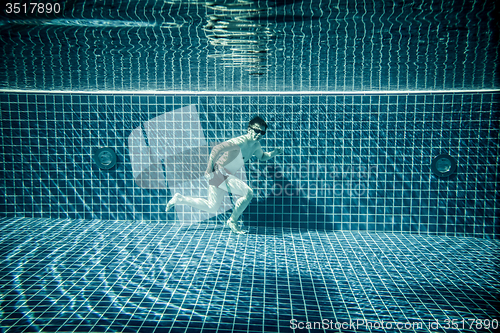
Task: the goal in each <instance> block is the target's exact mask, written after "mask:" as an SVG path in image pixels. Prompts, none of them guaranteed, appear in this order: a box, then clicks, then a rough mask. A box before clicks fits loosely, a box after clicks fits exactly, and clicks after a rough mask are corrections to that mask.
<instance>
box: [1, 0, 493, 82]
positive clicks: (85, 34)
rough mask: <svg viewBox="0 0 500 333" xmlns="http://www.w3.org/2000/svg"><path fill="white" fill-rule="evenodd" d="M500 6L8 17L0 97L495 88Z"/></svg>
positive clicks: (122, 10)
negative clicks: (7, 92)
mask: <svg viewBox="0 0 500 333" xmlns="http://www.w3.org/2000/svg"><path fill="white" fill-rule="evenodd" d="M497 11H498V5H496V4H495V1H494V0H485V1H477V0H451V1H440V0H432V1H413V0H402V1H385V0H357V1H347V0H341V1H333V0H321V1H312V0H310V1H279V0H276V1H273V0H268V1H243V0H226V1H224V0H221V1H215V2H214V1H210V2H205V1H163V0H161V1H150V0H148V1H146V0H142V1H134V2H130V1H111V0H105V1H99V2H94V1H87V0H76V1H66V2H64V3H63V10H61V12H59V13H54V12H52V13H50V14H47V13H46V12H43V10H42V14H30V13H24V12H23V11H21V13H19V14H14V13H10V14H9V13H7V12H6V11H4V10H2V12H1V13H0V69H1V70H0V88H3V89H42V90H131V91H134V90H177V91H178V90H187V91H241V90H243V91H290V90H294V91H309V90H313V91H359V90H363V91H364V90H378V91H380V90H440V89H446V90H449V89H493V88H496V89H498V87H499V86H500V84H499V78H498V74H497V73H498V59H499V55H498V48H497V46H498V42H499V38H498V37H499V31H500V29H499V24H498V20H496V19H495V15H494V13H495V12H497Z"/></svg>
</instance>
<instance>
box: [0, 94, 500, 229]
mask: <svg viewBox="0 0 500 333" xmlns="http://www.w3.org/2000/svg"><path fill="white" fill-rule="evenodd" d="M498 97H499V95H498V94H495V93H487V92H486V93H484V92H483V93H401V94H394V93H392V94H375V93H373V94H367V95H356V94H338V95H335V94H328V95H314V94H307V95H277V94H274V95H264V94H262V95H236V94H220V95H217V94H207V95H203V94H202V93H197V94H195V95H191V96H189V95H170V94H157V95H152V94H151V95H145V94H139V95H133V94H124V93H122V94H113V95H111V94H106V95H104V94H91V93H88V94H87V93H72V94H70V93H67V94H66V93H55V94H54V93H52V94H51V93H28V92H26V93H24V92H3V93H0V101H1V112H2V114H1V116H2V118H1V119H2V121H1V122H2V126H1V144H0V155H1V159H0V165H1V167H0V170H1V172H2V175H3V176H2V177H1V182H2V184H1V186H0V214H1V215H2V216H12V217H14V216H18V217H45V218H70V219H84V220H89V219H101V220H147V221H150V220H151V221H165V223H172V222H173V221H178V216H177V215H176V214H174V213H169V214H167V213H165V212H164V210H165V205H166V202H167V200H168V198H169V197H170V195H171V193H170V190H169V186H168V185H167V186H165V188H163V189H162V188H142V187H141V186H138V184H137V182H136V181H135V180H134V174H133V170H132V163H131V154H130V147H129V142H128V137H129V136H130V134H131V133H132V131H133V130H134V129H137V128H143V126H144V124H145V123H147V122H148V121H150V120H151V119H154V118H156V117H159V116H162V115H164V114H165V113H168V112H172V111H173V110H177V109H180V108H182V107H186V106H190V105H192V106H196V109H197V111H198V115H197V117H198V119H199V124H200V125H201V129H202V132H203V136H204V139H205V140H206V142H207V146H208V147H210V146H211V145H213V144H215V143H217V142H221V141H223V140H227V139H229V138H231V137H234V136H238V135H241V134H244V133H245V132H246V126H247V123H248V121H249V119H250V118H251V117H253V116H254V115H260V116H262V117H263V118H265V120H266V121H267V122H268V124H269V129H268V133H267V134H266V136H265V139H264V140H263V141H262V145H263V148H264V150H268V151H269V150H272V149H274V148H275V147H281V148H284V149H285V153H284V155H281V156H278V157H276V158H275V159H272V160H269V161H267V162H257V161H256V160H255V159H252V160H251V161H250V162H249V163H247V165H246V177H247V181H248V182H249V184H250V185H251V187H252V188H253V189H254V193H255V196H254V200H253V201H252V203H251V204H250V206H249V208H248V209H247V211H246V212H245V215H244V219H245V221H246V224H247V225H250V226H252V225H254V226H255V225H258V226H266V227H285V228H289V227H291V228H307V229H321V230H339V231H340V230H343V231H365V230H366V231H383V232H409V233H419V234H429V235H434V234H440V235H449V236H476V237H484V238H499V234H500V228H499V219H498V216H499V210H498V185H497V180H498V155H499V140H498V135H499V110H500V108H499V98H498ZM98 147H110V148H112V149H113V150H114V151H115V152H116V154H117V164H116V166H115V167H114V168H112V169H110V170H105V169H99V167H98V166H97V165H96V163H95V162H94V160H93V156H92V154H93V151H95V149H96V148H98ZM443 153H447V154H449V155H451V156H452V157H454V158H455V159H456V161H457V170H456V173H455V174H453V175H451V176H449V177H447V178H439V177H437V176H435V175H434V174H433V173H432V171H431V162H432V159H433V158H434V157H436V156H438V155H440V154H443ZM159 174H160V175H161V174H162V172H161V170H160V172H159ZM160 178H161V177H160ZM159 181H160V182H161V181H164V180H163V179H159ZM165 184H167V182H165ZM224 209H227V207H226V208H221V212H222V213H223V212H224ZM176 216H177V217H176ZM181 222H184V223H186V222H187V223H189V221H181ZM193 223H194V222H193ZM196 223H198V222H196ZM202 223H219V222H217V219H216V218H215V217H212V218H210V219H209V220H207V221H205V222H202Z"/></svg>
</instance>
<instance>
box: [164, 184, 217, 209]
mask: <svg viewBox="0 0 500 333" xmlns="http://www.w3.org/2000/svg"><path fill="white" fill-rule="evenodd" d="M224 194H225V192H224V191H223V190H221V189H220V188H217V187H215V186H212V185H209V186H208V200H206V199H203V198H193V197H188V196H184V195H181V194H180V193H176V194H175V195H174V196H173V198H172V199H170V201H169V202H168V204H167V209H165V211H169V210H170V208H172V207H173V206H174V205H188V206H191V207H194V208H196V209H199V210H202V211H205V212H208V213H215V212H217V210H218V209H219V207H220V205H221V203H222V200H223V199H224Z"/></svg>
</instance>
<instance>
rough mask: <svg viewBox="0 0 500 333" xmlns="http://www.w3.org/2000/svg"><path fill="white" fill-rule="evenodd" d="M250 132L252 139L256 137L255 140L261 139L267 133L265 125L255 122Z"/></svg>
mask: <svg viewBox="0 0 500 333" xmlns="http://www.w3.org/2000/svg"><path fill="white" fill-rule="evenodd" d="M248 133H249V134H250V136H251V138H252V139H254V140H255V141H259V140H260V139H262V136H263V135H264V134H265V133H266V131H265V127H264V126H261V125H259V124H253V125H252V126H250V128H249V129H248Z"/></svg>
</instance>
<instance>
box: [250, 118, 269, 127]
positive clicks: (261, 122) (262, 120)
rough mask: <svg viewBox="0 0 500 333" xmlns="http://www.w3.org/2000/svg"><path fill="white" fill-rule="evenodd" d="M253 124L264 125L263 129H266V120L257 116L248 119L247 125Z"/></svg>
mask: <svg viewBox="0 0 500 333" xmlns="http://www.w3.org/2000/svg"><path fill="white" fill-rule="evenodd" d="M253 124H259V125H260V126H264V130H266V131H267V124H266V122H265V121H264V119H262V118H261V117H259V116H255V117H253V119H252V120H250V122H249V123H248V127H249V128H250V127H251V126H252V125H253Z"/></svg>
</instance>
